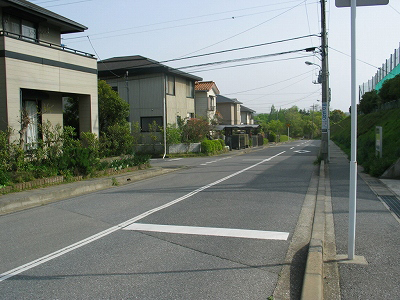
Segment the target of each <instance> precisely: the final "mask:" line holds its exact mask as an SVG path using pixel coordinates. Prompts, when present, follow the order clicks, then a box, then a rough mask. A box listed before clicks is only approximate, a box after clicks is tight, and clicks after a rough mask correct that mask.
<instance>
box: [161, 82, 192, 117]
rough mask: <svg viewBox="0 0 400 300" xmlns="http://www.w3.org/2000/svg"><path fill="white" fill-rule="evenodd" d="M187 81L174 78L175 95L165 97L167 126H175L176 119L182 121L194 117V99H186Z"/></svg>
mask: <svg viewBox="0 0 400 300" xmlns="http://www.w3.org/2000/svg"><path fill="white" fill-rule="evenodd" d="M186 86H187V80H186V79H184V78H180V77H175V95H174V96H173V95H167V124H176V120H177V117H178V116H180V117H181V118H182V119H186V118H188V117H190V115H194V113H195V109H194V98H189V97H186Z"/></svg>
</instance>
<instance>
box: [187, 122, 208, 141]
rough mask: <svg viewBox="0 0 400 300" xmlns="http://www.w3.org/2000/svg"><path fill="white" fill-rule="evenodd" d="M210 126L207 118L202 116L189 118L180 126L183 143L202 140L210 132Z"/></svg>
mask: <svg viewBox="0 0 400 300" xmlns="http://www.w3.org/2000/svg"><path fill="white" fill-rule="evenodd" d="M210 130H211V127H210V125H209V124H208V122H207V120H204V119H202V118H200V119H197V118H193V119H189V120H187V122H186V124H185V125H183V126H182V142H184V143H198V142H201V141H202V140H204V139H205V138H206V137H207V135H208V134H209V133H210Z"/></svg>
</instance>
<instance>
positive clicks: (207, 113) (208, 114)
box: [195, 90, 217, 120]
mask: <svg viewBox="0 0 400 300" xmlns="http://www.w3.org/2000/svg"><path fill="white" fill-rule="evenodd" d="M210 96H212V97H214V109H213V110H209V107H208V101H209V100H208V98H209V97H210ZM216 102H217V99H216V94H215V93H214V91H213V90H210V91H208V92H206V91H198V92H196V98H195V111H196V116H197V117H204V118H206V119H207V120H212V119H213V118H214V116H215V113H216V111H217V110H216Z"/></svg>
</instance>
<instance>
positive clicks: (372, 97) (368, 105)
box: [358, 90, 381, 114]
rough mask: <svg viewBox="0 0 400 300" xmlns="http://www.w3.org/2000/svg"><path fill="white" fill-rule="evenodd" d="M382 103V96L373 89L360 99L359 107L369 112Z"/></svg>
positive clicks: (364, 112)
mask: <svg viewBox="0 0 400 300" xmlns="http://www.w3.org/2000/svg"><path fill="white" fill-rule="evenodd" d="M380 104H381V98H380V97H379V95H378V93H377V92H376V91H375V90H373V91H371V92H366V93H365V94H364V95H363V96H362V97H361V100H360V104H359V106H358V109H359V110H360V112H362V113H363V114H369V113H371V112H373V111H374V110H375V109H377V108H378V107H379V105H380Z"/></svg>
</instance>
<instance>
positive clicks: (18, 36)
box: [0, 30, 94, 58]
mask: <svg viewBox="0 0 400 300" xmlns="http://www.w3.org/2000/svg"><path fill="white" fill-rule="evenodd" d="M0 36H7V37H10V38H13V39H16V40H21V41H24V42H28V43H33V44H36V45H42V46H45V47H49V48H53V49H58V50H62V51H66V52H70V53H74V54H78V55H82V56H86V57H90V58H94V54H90V53H86V52H83V51H80V50H75V49H72V48H68V47H66V46H65V45H62V44H61V45H58V44H53V43H49V42H46V41H42V40H39V39H34V38H31V37H29V36H24V35H21V34H17V33H12V32H8V31H3V30H1V31H0Z"/></svg>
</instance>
